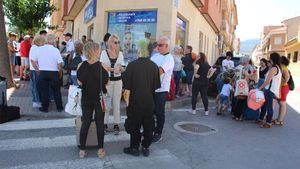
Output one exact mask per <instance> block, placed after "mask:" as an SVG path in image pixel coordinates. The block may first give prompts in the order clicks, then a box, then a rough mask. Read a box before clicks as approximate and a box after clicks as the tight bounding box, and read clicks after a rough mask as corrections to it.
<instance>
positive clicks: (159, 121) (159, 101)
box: [154, 92, 168, 134]
mask: <svg viewBox="0 0 300 169" xmlns="http://www.w3.org/2000/svg"><path fill="white" fill-rule="evenodd" d="M167 95H168V92H158V93H155V96H154V101H155V109H154V115H155V116H156V125H155V129H154V133H155V134H161V133H162V130H163V128H164V124H165V105H166V100H167Z"/></svg>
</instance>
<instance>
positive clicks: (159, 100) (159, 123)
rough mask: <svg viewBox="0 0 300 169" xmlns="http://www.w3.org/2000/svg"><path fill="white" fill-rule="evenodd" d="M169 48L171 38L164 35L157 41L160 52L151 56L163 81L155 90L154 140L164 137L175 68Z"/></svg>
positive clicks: (157, 140)
mask: <svg viewBox="0 0 300 169" xmlns="http://www.w3.org/2000/svg"><path fill="white" fill-rule="evenodd" d="M169 50H170V39H169V38H168V37H166V36H162V37H160V38H159V39H158V41H157V51H158V53H157V54H155V55H153V56H152V57H151V60H152V61H153V62H154V63H156V65H157V66H158V67H159V74H160V81H161V88H159V89H157V90H156V91H155V96H154V100H155V109H154V115H155V116H156V122H155V129H154V136H153V139H152V142H159V141H160V140H161V139H162V138H161V134H162V130H163V127H164V123H165V104H166V98H167V95H168V92H169V89H170V82H171V77H172V73H173V68H174V59H173V56H172V55H171V54H170V52H169Z"/></svg>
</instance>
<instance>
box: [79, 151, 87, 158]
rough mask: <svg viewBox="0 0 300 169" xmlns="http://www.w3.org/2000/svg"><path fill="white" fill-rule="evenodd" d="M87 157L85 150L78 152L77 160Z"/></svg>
mask: <svg viewBox="0 0 300 169" xmlns="http://www.w3.org/2000/svg"><path fill="white" fill-rule="evenodd" d="M86 156H87V152H86V151H85V150H80V151H79V158H85V157H86Z"/></svg>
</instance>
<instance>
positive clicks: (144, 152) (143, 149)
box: [142, 147, 150, 157]
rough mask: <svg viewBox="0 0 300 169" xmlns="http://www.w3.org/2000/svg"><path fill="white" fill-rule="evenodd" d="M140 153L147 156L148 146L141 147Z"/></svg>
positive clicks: (148, 152)
mask: <svg viewBox="0 0 300 169" xmlns="http://www.w3.org/2000/svg"><path fill="white" fill-rule="evenodd" d="M142 154H143V155H144V156H145V157H148V156H149V154H150V151H149V148H145V147H142Z"/></svg>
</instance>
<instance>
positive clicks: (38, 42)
mask: <svg viewBox="0 0 300 169" xmlns="http://www.w3.org/2000/svg"><path fill="white" fill-rule="evenodd" d="M45 43H46V39H45V38H44V37H43V36H40V35H37V36H35V37H34V39H33V41H32V46H31V48H30V52H29V61H30V62H29V67H30V86H31V94H32V107H34V108H36V107H38V108H40V107H42V105H41V100H40V96H39V93H38V90H37V81H38V72H36V71H35V69H34V67H33V65H32V63H31V61H32V58H36V57H37V55H38V54H39V53H38V47H39V46H43V45H44V44H45Z"/></svg>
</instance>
